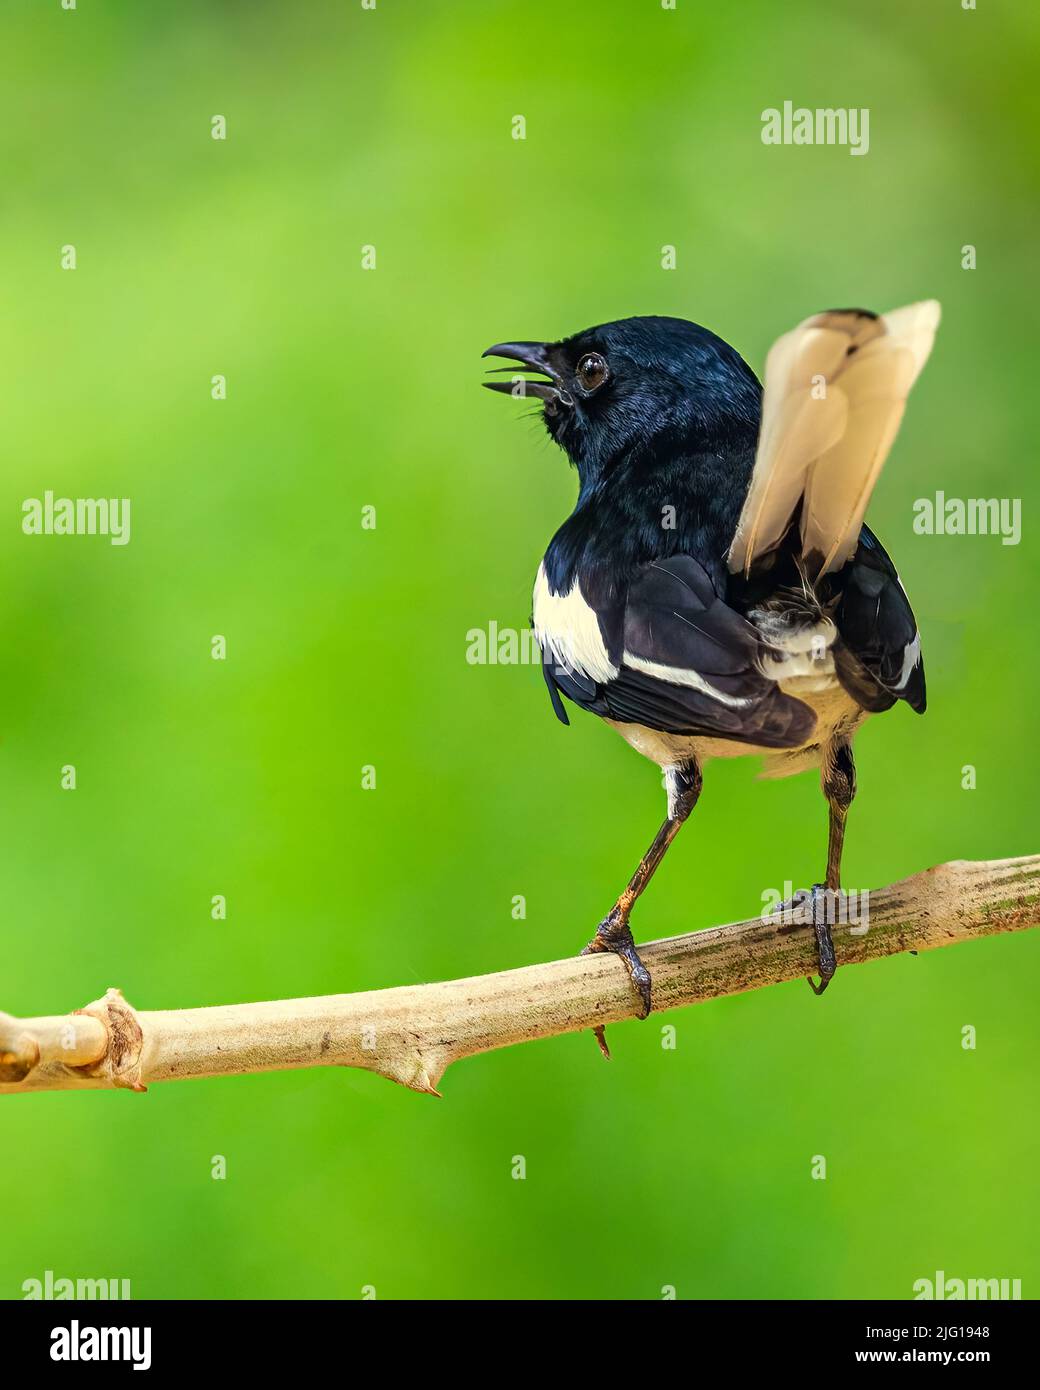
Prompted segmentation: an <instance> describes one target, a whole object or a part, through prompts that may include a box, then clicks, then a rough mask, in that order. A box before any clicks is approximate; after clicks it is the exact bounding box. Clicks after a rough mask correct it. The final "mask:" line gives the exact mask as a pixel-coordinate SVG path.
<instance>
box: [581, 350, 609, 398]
mask: <svg viewBox="0 0 1040 1390" xmlns="http://www.w3.org/2000/svg"><path fill="white" fill-rule="evenodd" d="M609 375H610V369H609V367H608V366H607V359H606V358H605V357H603V356H602V355H601V354H600V353H598V352H587V353H586V354H585V356H584V357H583V358H582V359H581V361H580V362H579V363H578V381H579V382H580V383H581V385H582V386H583V387H584V388H585V390H586V391H588V392H590V393H591V392H593V391H598V390H599V388H600V387H601V386H602V385H603V383H604V382H605V381H606V379H607V377H608V376H609Z"/></svg>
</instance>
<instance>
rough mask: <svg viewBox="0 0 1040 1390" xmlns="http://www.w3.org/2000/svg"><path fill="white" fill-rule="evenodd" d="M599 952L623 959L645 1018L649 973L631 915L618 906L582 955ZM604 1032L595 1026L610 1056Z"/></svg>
mask: <svg viewBox="0 0 1040 1390" xmlns="http://www.w3.org/2000/svg"><path fill="white" fill-rule="evenodd" d="M600 951H610V952H611V953H612V954H613V955H615V956H619V957H620V958H621V960H622V961H623V962H624V965H625V969H626V970H627V971H628V974H629V978H630V979H631V981H632V983H633V985H634V986H635V988H636V991H637V992H638V994H639V1002H640V1009H639V1017H640V1018H646V1016H647V1014H648V1013H649V1012H650V985H651V981H650V972H649V970H647V968H646V966H645V965H644V964H643V962H642V961H641V960H640V959H639V952H638V951H637V950H636V943H635V941H634V940H633V939H632V930H631V928H630V927H629V925H628V917H627V916H626V915H624V914H622V913H620V912H618V910H617V909H616V908H614V909H612V910H611V911H610V912H608V913H607V915H606V917H604V918H603V921H602V922H600V924H599V926H598V927H597V928H596V935H595V936H594V937H593V938H592V940H591V941H590V942H589V944H588V945H587V946H586V947H585V948H584V950H583V951H582V953H581V954H582V955H583V956H591V955H596V954H597V953H598V952H600ZM601 1033H602V1030H601V1029H596V1036H597V1039H598V1040H599V1045H600V1049H601V1050H602V1052H603V1054H604V1056H606V1057H609V1056H610V1053H609V1052H608V1051H607V1045H606V1041H605V1039H604V1038H603V1037H601V1036H600V1035H601Z"/></svg>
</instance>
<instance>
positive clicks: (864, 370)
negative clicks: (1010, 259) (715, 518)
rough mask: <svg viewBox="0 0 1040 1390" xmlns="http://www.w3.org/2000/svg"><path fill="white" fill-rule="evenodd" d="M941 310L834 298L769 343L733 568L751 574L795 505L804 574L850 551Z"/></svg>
mask: <svg viewBox="0 0 1040 1390" xmlns="http://www.w3.org/2000/svg"><path fill="white" fill-rule="evenodd" d="M939 312H940V311H939V305H938V303H937V302H936V301H935V300H934V299H931V300H926V301H924V302H922V303H920V304H911V305H909V306H907V307H906V308H904V309H895V310H893V311H892V312H891V313H888V314H884V315H882V316H880V317H879V316H878V315H876V314H871V313H868V312H867V311H866V310H864V309H834V310H831V311H830V312H828V313H825V314H817V315H816V317H814V318H811V319H806V321H805V322H804V323H802V324H799V326H798V327H797V328H795V329H794V330H793V331H792V332H790V333H786V334H785V335H784V336H783V337H782V338H780V339H778V340H777V342H776V343H774V345H773V347H772V348H771V349H770V352H769V356H768V358H767V359H766V372H765V395H764V398H763V403H762V426H761V429H760V431H759V437H758V451H757V454H756V456H755V468H754V473H753V475H752V479H751V486H750V488H749V490H748V495H747V499H746V501H745V503H744V508H743V510H742V512H741V514H740V519H739V521H738V523H737V529H736V532H735V535H734V539H733V544H732V546H731V548H730V552H729V556H728V562H729V568H730V571H731V572H732V573H737V572H738V571H742V572H743V573H744V574H745V575H747V574H749V573H750V571H751V567H752V565H753V564H754V562H755V560H756V559H758V558H760V557H761V556H763V555H767V554H768V553H769V552H770V551H772V550H774V549H775V548H776V547H777V546H778V545H779V544H780V542H781V541H782V540H783V538H784V536H785V535H786V534H787V532H788V530H789V528H790V526H791V524H792V522H793V520H794V518H795V516H796V514H797V513H798V512H799V504H800V528H801V538H800V539H801V554H802V556H803V557H804V558H805V559H806V560H807V561H808V562H809V564H808V570H809V574H810V578H811V579H813V580H815V579H818V578H820V577H821V576H822V575H824V574H827V573H828V572H829V571H833V570H838V569H841V567H842V565H844V564H845V563H846V561H848V560H849V559H851V557H852V556H853V554H854V553H855V551H856V546H857V544H858V541H859V534H860V527H861V526H862V524H863V517H864V514H865V513H866V509H867V503H868V502H869V501H870V494H871V493H872V491H873V490H874V484H875V483H876V482H877V478H878V474H879V473H880V472H881V467H882V465H883V463H884V462H885V459H886V457H887V456H888V451H889V449H890V448H891V447H892V441H893V440H894V439H895V437H896V432H897V431H898V429H899V422H900V420H901V419H902V418H903V410H904V408H905V405H906V398H907V396H908V395H909V393H910V388H911V386H913V384H914V382H915V381H916V380H917V377H918V374H919V373H920V371H921V369H922V367H923V366H924V364H925V362H927V360H928V354H929V353H930V352H931V350H932V342H933V341H934V338H935V331H936V329H937V328H938V326H939Z"/></svg>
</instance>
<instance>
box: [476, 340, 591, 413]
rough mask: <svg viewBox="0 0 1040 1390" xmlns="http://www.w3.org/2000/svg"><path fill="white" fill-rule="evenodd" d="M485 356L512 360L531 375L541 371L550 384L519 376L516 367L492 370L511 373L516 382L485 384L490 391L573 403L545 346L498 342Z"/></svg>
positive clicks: (485, 382) (483, 383)
mask: <svg viewBox="0 0 1040 1390" xmlns="http://www.w3.org/2000/svg"><path fill="white" fill-rule="evenodd" d="M481 355H482V356H483V357H511V358H512V359H513V361H514V362H519V363H520V365H521V367H524V368H526V369H527V370H528V371H531V372H541V374H542V375H543V376H547V377H548V378H549V380H548V381H530V380H528V379H527V378H526V377H523V378H521V377H519V376H518V375H517V370H516V368H515V367H492V369H491V370H492V371H495V372H511V373H512V374H513V377H514V380H513V381H483V382H481V385H482V386H486V387H487V389H488V390H489V391H503V392H505V393H506V394H507V395H510V396H537V397H538V399H539V400H542V401H547V402H552V403H554V404H555V402H557V401H562V402H563V404H565V405H569V404H570V397H569V396H568V395H567V392H566V391H564V390H563V388H562V387H561V386H560V382H559V378H558V376H557V374H556V372H555V371H554V370H553V367H552V365H551V363H550V361H549V350H548V346H547V345H546V344H545V343H496V344H495V346H494V347H489V348H488V349H487V351H486V352H484V353H482V354H481Z"/></svg>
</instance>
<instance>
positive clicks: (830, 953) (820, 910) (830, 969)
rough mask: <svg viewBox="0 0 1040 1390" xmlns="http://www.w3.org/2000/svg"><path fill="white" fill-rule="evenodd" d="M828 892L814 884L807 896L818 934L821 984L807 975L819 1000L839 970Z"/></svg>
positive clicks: (817, 945) (821, 885) (822, 886)
mask: <svg viewBox="0 0 1040 1390" xmlns="http://www.w3.org/2000/svg"><path fill="white" fill-rule="evenodd" d="M827 891H828V890H827V889H826V888H825V887H824V885H823V884H822V883H814V884H813V886H812V891H811V893H809V894H807V895H806V896H807V897H808V898H809V899H810V900H811V902H812V925H813V931H814V932H815V933H816V960H817V963H818V968H819V973H820V983H819V984H817V983H816V981H815V980H814V979H813V977H812V976H811V975H807V976H806V979H807V980H808V982H809V988H810V989H811V990H812V992H813V994H815V995H816V996H817V998H819V996H820V995H821V994H822V993H823V991H824V990H825V989H826V988H827V986H828V985H829V984H830V982H831V980H833V978H834V972H835V971H836V970H837V968H838V961H837V957H836V956H835V954H834V938H833V937H832V936H831V928H830V923H829V922H828V921H827V910H826V900H825V894H826V892H827Z"/></svg>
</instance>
